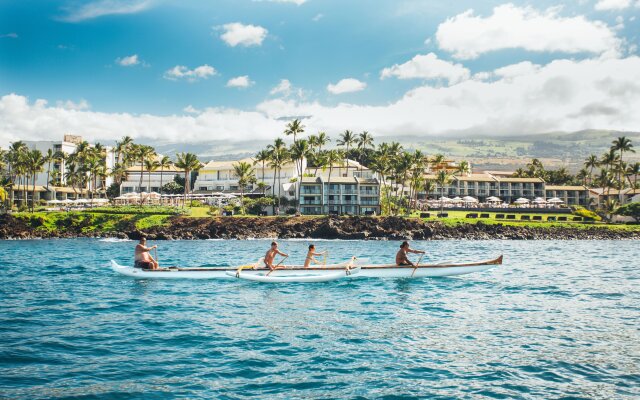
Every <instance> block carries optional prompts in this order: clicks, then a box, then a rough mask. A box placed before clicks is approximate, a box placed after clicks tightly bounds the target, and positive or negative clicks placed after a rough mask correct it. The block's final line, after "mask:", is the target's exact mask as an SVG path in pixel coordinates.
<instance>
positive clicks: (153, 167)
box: [144, 159, 160, 195]
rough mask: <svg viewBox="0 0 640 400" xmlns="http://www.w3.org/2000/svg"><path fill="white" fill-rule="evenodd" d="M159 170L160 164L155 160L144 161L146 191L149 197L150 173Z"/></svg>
mask: <svg viewBox="0 0 640 400" xmlns="http://www.w3.org/2000/svg"><path fill="white" fill-rule="evenodd" d="M158 168H160V163H159V162H158V161H156V160H150V159H147V160H144V169H146V170H147V190H149V195H151V173H152V172H153V171H157V170H158Z"/></svg>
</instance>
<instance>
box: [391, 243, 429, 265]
mask: <svg viewBox="0 0 640 400" xmlns="http://www.w3.org/2000/svg"><path fill="white" fill-rule="evenodd" d="M409 253H415V254H424V253H425V252H424V251H422V250H413V249H412V248H410V247H409V242H402V244H401V245H400V250H398V252H397V253H396V266H398V267H403V266H407V265H411V266H413V267H415V264H414V263H412V262H411V261H410V260H409V257H408V254H409Z"/></svg>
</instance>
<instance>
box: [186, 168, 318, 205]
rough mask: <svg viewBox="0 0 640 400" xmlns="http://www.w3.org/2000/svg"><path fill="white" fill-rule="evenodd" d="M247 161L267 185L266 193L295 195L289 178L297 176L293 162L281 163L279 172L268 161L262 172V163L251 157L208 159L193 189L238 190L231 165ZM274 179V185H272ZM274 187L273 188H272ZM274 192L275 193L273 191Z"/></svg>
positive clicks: (259, 179)
mask: <svg viewBox="0 0 640 400" xmlns="http://www.w3.org/2000/svg"><path fill="white" fill-rule="evenodd" d="M240 162H247V163H249V164H251V165H252V166H253V167H254V168H255V175H256V179H257V181H258V182H264V184H265V185H266V186H267V188H268V189H267V190H266V194H267V195H273V194H275V195H276V196H277V195H278V194H280V196H285V197H294V196H295V195H296V193H295V188H296V185H295V183H291V180H292V179H294V178H296V179H298V178H299V173H298V168H297V166H296V165H295V163H287V164H285V165H283V167H282V169H281V170H280V172H279V174H278V173H277V172H276V171H275V170H274V169H272V168H269V166H268V163H265V168H264V172H263V169H262V163H257V164H254V160H253V159H252V158H244V159H242V160H236V161H209V162H208V163H207V164H205V166H204V167H202V168H201V169H200V171H199V174H198V178H197V179H196V182H195V183H194V185H193V189H194V191H197V192H200V193H207V192H225V191H226V192H239V191H240V187H239V185H238V178H237V176H236V175H235V173H234V170H233V165H235V164H237V163H240ZM306 167H307V160H306V159H303V160H302V168H303V171H304V170H305V168H306ZM274 179H275V185H274ZM257 188H258V185H257V184H253V185H250V186H249V187H247V188H245V192H249V191H255V190H257ZM274 188H275V190H273V189H274ZM274 192H275V193H274Z"/></svg>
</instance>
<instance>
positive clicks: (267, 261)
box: [264, 242, 289, 271]
mask: <svg viewBox="0 0 640 400" xmlns="http://www.w3.org/2000/svg"><path fill="white" fill-rule="evenodd" d="M276 254H279V255H281V256H282V257H289V255H288V254H285V253H283V252H281V251H280V250H278V243H277V242H271V248H269V250H267V253H266V254H265V255H264V265H265V266H266V267H267V268H269V269H270V270H272V271H273V270H274V269H275V268H276V267H274V266H273V260H274V258H276Z"/></svg>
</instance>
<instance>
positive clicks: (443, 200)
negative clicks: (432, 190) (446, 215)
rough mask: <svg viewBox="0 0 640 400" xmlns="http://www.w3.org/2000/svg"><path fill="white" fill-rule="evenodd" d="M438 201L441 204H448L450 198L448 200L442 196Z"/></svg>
mask: <svg viewBox="0 0 640 400" xmlns="http://www.w3.org/2000/svg"><path fill="white" fill-rule="evenodd" d="M439 201H441V202H443V203H448V202H450V201H451V199H450V198H448V197H444V196H442V197H440V200H439Z"/></svg>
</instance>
